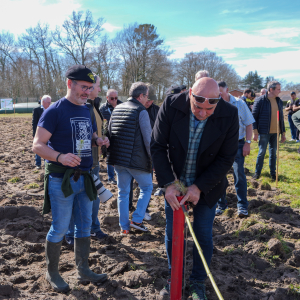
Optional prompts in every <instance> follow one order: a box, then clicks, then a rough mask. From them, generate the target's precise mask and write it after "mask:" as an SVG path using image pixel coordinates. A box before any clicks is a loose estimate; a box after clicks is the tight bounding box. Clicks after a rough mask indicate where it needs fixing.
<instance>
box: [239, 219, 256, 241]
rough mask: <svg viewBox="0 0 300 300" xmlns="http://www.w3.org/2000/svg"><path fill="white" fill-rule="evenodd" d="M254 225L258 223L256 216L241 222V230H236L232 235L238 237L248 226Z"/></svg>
mask: <svg viewBox="0 0 300 300" xmlns="http://www.w3.org/2000/svg"><path fill="white" fill-rule="evenodd" d="M256 223H258V221H257V215H252V216H251V217H250V218H247V219H245V220H243V222H242V226H241V228H240V229H238V230H237V231H236V232H235V233H234V235H235V236H236V237H238V236H239V234H240V232H241V231H244V230H246V229H247V228H249V227H250V226H252V225H254V224H256Z"/></svg>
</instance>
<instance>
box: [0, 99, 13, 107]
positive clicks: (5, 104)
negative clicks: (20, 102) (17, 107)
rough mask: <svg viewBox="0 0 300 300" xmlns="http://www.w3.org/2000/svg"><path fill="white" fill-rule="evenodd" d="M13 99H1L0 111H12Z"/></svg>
mask: <svg viewBox="0 0 300 300" xmlns="http://www.w3.org/2000/svg"><path fill="white" fill-rule="evenodd" d="M13 109H14V105H13V99H1V110H13Z"/></svg>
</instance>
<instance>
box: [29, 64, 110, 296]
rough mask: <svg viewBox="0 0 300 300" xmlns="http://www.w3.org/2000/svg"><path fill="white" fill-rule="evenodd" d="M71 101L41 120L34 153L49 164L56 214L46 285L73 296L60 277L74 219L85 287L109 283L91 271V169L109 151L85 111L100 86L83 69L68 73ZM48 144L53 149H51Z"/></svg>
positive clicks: (48, 193)
mask: <svg viewBox="0 0 300 300" xmlns="http://www.w3.org/2000/svg"><path fill="white" fill-rule="evenodd" d="M66 77H67V78H68V80H67V95H66V97H64V98H62V99H60V100H59V101H57V102H56V103H55V104H53V105H52V106H51V107H50V108H49V109H48V110H47V111H45V113H44V114H43V116H42V117H41V118H40V120H39V123H38V128H37V131H36V135H35V138H34V141H33V152H35V153H36V154H38V155H39V156H41V157H42V158H44V159H45V160H46V164H45V200H44V206H43V213H48V212H49V211H50V209H51V210H52V225H51V227H50V230H49V232H48V234H47V237H46V247H45V251H46V262H47V273H46V279H47V280H48V281H49V283H50V284H51V286H52V287H53V288H54V290H56V291H58V292H67V291H69V290H70V288H69V285H68V284H67V283H66V282H65V281H64V280H63V278H62V277H61V276H60V275H59V273H58V262H59V256H60V248H61V244H62V240H63V237H64V235H65V234H66V232H67V230H68V226H69V223H70V219H71V216H72V213H73V216H74V223H75V232H74V237H75V243H74V244H75V247H74V252H75V262H76V267H77V269H78V279H79V280H80V281H82V282H95V283H99V282H103V281H105V280H106V279H107V275H106V274H95V273H94V272H92V271H91V270H90V269H89V265H88V257H89V250H90V230H91V223H92V204H93V203H92V201H93V200H95V199H96V196H97V192H96V188H95V184H94V181H93V178H92V176H91V174H90V169H91V167H92V164H93V158H92V147H96V146H102V145H106V146H107V147H108V146H109V141H108V139H107V138H105V139H104V140H102V139H101V138H99V137H98V136H97V133H96V131H97V126H96V123H95V122H94V124H92V122H91V117H90V112H89V108H88V107H87V106H86V105H85V103H86V101H87V99H88V96H89V94H90V92H91V91H92V90H93V88H94V86H93V83H95V80H94V76H93V74H92V72H91V70H89V69H88V68H86V67H85V66H83V65H75V66H72V67H70V68H69V69H68V71H67V72H66ZM47 143H48V144H47Z"/></svg>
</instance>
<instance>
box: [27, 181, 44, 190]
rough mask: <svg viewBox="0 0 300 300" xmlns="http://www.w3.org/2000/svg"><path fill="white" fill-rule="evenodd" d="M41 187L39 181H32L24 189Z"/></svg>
mask: <svg viewBox="0 0 300 300" xmlns="http://www.w3.org/2000/svg"><path fill="white" fill-rule="evenodd" d="M39 187H40V186H39V185H38V184H37V183H35V182H32V183H29V184H27V185H25V186H24V189H26V190H29V189H37V188H39Z"/></svg>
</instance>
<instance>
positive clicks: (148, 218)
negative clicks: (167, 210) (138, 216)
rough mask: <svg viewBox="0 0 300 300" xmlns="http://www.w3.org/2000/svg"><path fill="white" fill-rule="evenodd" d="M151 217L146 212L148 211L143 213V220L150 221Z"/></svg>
mask: <svg viewBox="0 0 300 300" xmlns="http://www.w3.org/2000/svg"><path fill="white" fill-rule="evenodd" d="M151 219H152V218H151V215H150V214H149V213H148V212H146V213H145V216H144V220H146V221H150V220H151Z"/></svg>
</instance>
